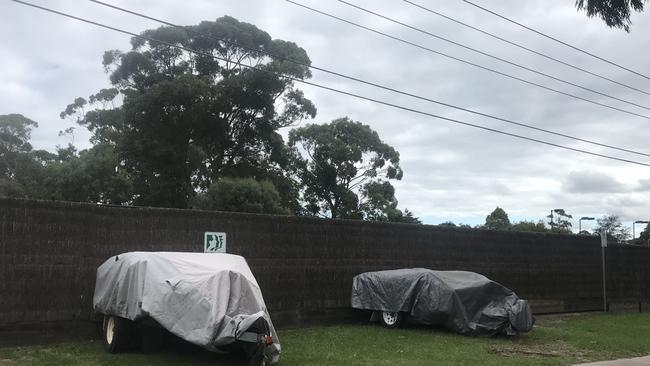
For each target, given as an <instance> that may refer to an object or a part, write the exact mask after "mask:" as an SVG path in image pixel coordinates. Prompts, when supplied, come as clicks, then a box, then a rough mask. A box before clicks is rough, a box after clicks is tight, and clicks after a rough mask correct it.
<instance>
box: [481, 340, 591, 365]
mask: <svg viewBox="0 0 650 366" xmlns="http://www.w3.org/2000/svg"><path fill="white" fill-rule="evenodd" d="M488 352H489V353H492V354H498V355H503V356H518V357H534V358H546V357H564V358H572V359H575V360H576V361H578V362H587V361H591V357H590V356H591V355H590V352H589V351H585V350H581V349H576V348H574V347H571V346H569V345H567V344H566V343H563V342H554V343H551V344H545V345H524V344H518V345H511V346H496V347H492V348H490V349H489V350H488Z"/></svg>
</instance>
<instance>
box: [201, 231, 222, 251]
mask: <svg viewBox="0 0 650 366" xmlns="http://www.w3.org/2000/svg"><path fill="white" fill-rule="evenodd" d="M203 251H204V252H205V253H225V252H226V233H215V232H206V233H205V236H204V239H203Z"/></svg>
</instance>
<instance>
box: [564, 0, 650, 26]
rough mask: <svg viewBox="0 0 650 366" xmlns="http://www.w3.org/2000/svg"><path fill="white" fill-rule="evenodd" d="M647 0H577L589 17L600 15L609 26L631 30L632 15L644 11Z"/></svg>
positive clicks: (577, 5)
mask: <svg viewBox="0 0 650 366" xmlns="http://www.w3.org/2000/svg"><path fill="white" fill-rule="evenodd" d="M644 5H645V0H576V7H577V8H578V10H584V11H586V12H587V16H589V17H599V18H600V19H602V20H603V21H604V22H605V24H607V26H608V27H614V28H623V29H625V31H626V32H629V31H630V25H632V21H631V20H630V17H631V16H632V13H633V12H634V11H637V12H641V11H643V8H644Z"/></svg>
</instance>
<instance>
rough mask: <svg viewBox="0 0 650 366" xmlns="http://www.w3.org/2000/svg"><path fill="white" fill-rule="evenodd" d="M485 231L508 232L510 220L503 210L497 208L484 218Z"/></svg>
mask: <svg viewBox="0 0 650 366" xmlns="http://www.w3.org/2000/svg"><path fill="white" fill-rule="evenodd" d="M483 227H484V228H485V229H489V230H508V229H510V219H509V218H508V214H507V213H506V211H505V210H504V209H502V208H501V207H498V206H497V208H495V209H494V211H492V213H490V214H489V215H487V217H485V225H483Z"/></svg>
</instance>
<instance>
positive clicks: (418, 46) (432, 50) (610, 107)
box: [285, 0, 650, 119]
mask: <svg viewBox="0 0 650 366" xmlns="http://www.w3.org/2000/svg"><path fill="white" fill-rule="evenodd" d="M285 1H286V2H288V3H291V4H294V5H296V6H299V7H302V8H305V9H307V10H310V11H313V12H315V13H318V14H321V15H325V16H327V17H330V18H332V19H336V20H338V21H341V22H343V23H347V24H350V25H352V26H355V27H358V28H361V29H364V30H367V31H369V32H372V33H375V34H379V35H381V36H383V37H386V38H390V39H393V40H395V41H398V42H401V43H404V44H407V45H410V46H413V47H416V48H419V49H421V50H424V51H427V52H431V53H434V54H437V55H440V56H443V57H446V58H449V59H452V60H455V61H459V62H462V63H464V64H467V65H471V66H474V67H476V68H479V69H482V70H486V71H489V72H492V73H495V74H498V75H501V76H504V77H507V78H510V79H513V80H517V81H521V82H522V83H526V84H529V85H533V86H536V87H538V88H542V89H545V90H548V91H551V92H554V93H558V94H562V95H566V96H568V97H571V98H575V99H578V100H582V101H584V102H587V103H591V104H595V105H599V106H601V107H605V108H609V109H612V110H615V111H619V112H622V113H626V114H629V115H632V116H637V117H641V118H645V119H650V117H648V116H646V115H643V114H639V113H636V112H631V111H628V110H625V109H622V108H618V107H614V106H611V105H608V104H604V103H600V102H597V101H594V100H591V99H587V98H583V97H581V96H578V95H575V94H571V93H567V92H563V91H561V90H557V89H553V88H551V87H548V86H545V85H542V84H538V83H535V82H533V81H529V80H526V79H522V78H520V77H517V76H514V75H510V74H506V73H504V72H501V71H498V70H495V69H491V68H489V67H486V66H482V65H479V64H477V63H474V62H471V61H467V60H464V59H462V58H459V57H455V56H451V55H448V54H446V53H443V52H440V51H436V50H434V49H432V48H429V47H426V46H423V45H421V44H418V43H415V42H411V41H408V40H405V39H403V38H400V37H397V36H393V35H391V34H388V33H385V32H382V31H379V30H377V29H374V28H370V27H366V26H365V25H361V24H359V23H355V22H353V21H350V20H347V19H344V18H341V17H338V16H336V15H332V14H329V13H326V12H324V11H321V10H318V9H314V8H312V7H309V6H307V5H304V4H300V3H297V2H295V1H292V0H285Z"/></svg>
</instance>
